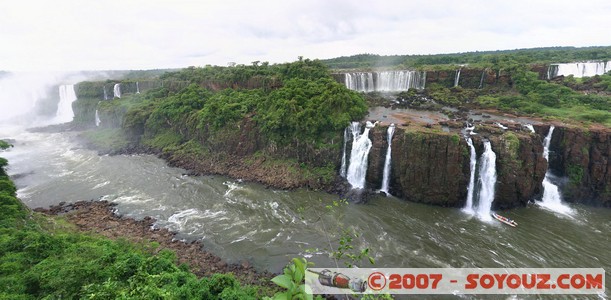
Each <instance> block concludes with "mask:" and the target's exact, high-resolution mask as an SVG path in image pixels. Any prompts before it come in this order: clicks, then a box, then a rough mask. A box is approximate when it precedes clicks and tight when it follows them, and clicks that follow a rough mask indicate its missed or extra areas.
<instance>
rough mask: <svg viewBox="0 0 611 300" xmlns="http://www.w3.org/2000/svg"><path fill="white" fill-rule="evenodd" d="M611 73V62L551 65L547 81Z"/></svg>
mask: <svg viewBox="0 0 611 300" xmlns="http://www.w3.org/2000/svg"><path fill="white" fill-rule="evenodd" d="M609 71H611V61H607V62H604V61H586V62H575V63H565V64H551V65H549V67H548V69H547V79H552V78H554V77H557V76H568V75H573V76H574V77H576V78H581V77H592V76H594V75H602V74H605V73H607V72H609Z"/></svg>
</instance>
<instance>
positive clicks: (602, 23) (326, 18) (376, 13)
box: [0, 0, 611, 70]
mask: <svg viewBox="0 0 611 300" xmlns="http://www.w3.org/2000/svg"><path fill="white" fill-rule="evenodd" d="M610 12H611V4H610V2H608V1H603V0H586V1H559V0H558V1H525V0H517V1H502V2H501V1H490V0H464V1H448V0H440V1H426V2H425V1H389V0H388V1H371V2H363V1H331V0H327V1H325V0H315V1H292V0H285V1H280V0H278V1H275V0H262V1H237V0H225V1H185V0H183V1H169V0H168V1H161V0H157V1H154V0H148V1H144V0H137V1H118V0H107V1H71V0H55V1H27V0H25V1H10V2H5V3H3V4H0V70H2V69H4V70H31V69H43V70H76V69H149V68H165V67H186V66H189V65H206V64H217V65H225V64H226V63H227V62H230V61H233V62H238V63H245V64H249V63H250V62H252V61H255V60H260V61H269V62H272V63H274V62H284V61H292V60H295V59H296V58H297V56H304V57H308V58H331V57H336V56H344V55H352V54H358V53H378V54H429V53H448V52H464V51H475V50H496V49H515V48H525V47H544V46H592V45H611V36H610V35H609V34H608V33H607V32H606V31H607V28H609V27H610V25H611V21H609V19H608V15H609V13H610Z"/></svg>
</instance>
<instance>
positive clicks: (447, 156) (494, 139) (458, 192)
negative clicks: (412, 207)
mask: <svg viewBox="0 0 611 300" xmlns="http://www.w3.org/2000/svg"><path fill="white" fill-rule="evenodd" d="M482 130H483V129H482ZM370 136H371V139H372V142H373V146H372V149H371V152H370V158H369V168H368V172H367V182H368V186H370V187H372V188H379V186H380V184H381V180H382V172H383V168H384V157H385V155H386V149H387V143H386V128H385V127H377V128H375V129H374V130H373V131H372V132H371V134H370ZM484 138H486V139H488V140H490V142H491V144H492V148H493V150H494V152H495V153H496V154H497V161H496V165H497V177H498V179H497V185H496V197H495V201H494V202H493V208H496V209H498V208H508V207H515V206H523V205H526V203H527V202H528V201H529V200H532V199H534V197H535V196H536V195H537V194H540V193H541V182H542V181H543V178H544V176H545V171H546V162H545V159H544V158H543V156H542V152H543V146H542V144H541V140H540V137H539V136H538V135H536V134H529V133H526V132H511V131H506V132H503V131H500V130H499V131H496V130H494V129H493V128H491V129H490V130H489V131H487V132H486V131H484V130H483V131H482V134H481V135H478V136H474V137H473V140H474V144H475V145H476V151H477V153H478V157H479V156H480V155H481V154H482V152H483V144H482V141H483V139H484ZM392 147H393V148H392V169H391V180H390V191H391V193H392V194H393V195H396V196H398V197H401V198H405V199H407V200H409V201H414V202H422V203H428V204H435V205H443V206H452V207H462V206H464V204H465V199H466V195H467V185H468V179H469V175H470V170H469V148H468V145H467V143H466V142H465V140H464V138H462V137H461V136H459V135H458V134H456V133H443V132H425V131H418V130H413V129H410V128H398V129H397V131H396V132H395V135H394V138H393V144H392Z"/></svg>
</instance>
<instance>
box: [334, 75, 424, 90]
mask: <svg viewBox="0 0 611 300" xmlns="http://www.w3.org/2000/svg"><path fill="white" fill-rule="evenodd" d="M345 84H346V87H347V88H349V89H351V90H354V91H359V92H399V91H407V90H409V89H419V90H421V89H424V86H425V84H426V72H424V71H407V70H404V71H383V72H352V73H345Z"/></svg>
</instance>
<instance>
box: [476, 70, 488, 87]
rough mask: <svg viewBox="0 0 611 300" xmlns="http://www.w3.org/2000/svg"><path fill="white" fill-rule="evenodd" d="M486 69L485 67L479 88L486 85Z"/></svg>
mask: <svg viewBox="0 0 611 300" xmlns="http://www.w3.org/2000/svg"><path fill="white" fill-rule="evenodd" d="M486 71H487V70H486V69H484V70H483V71H482V76H481V77H480V78H479V86H478V87H477V88H478V89H481V88H483V87H484V78H486Z"/></svg>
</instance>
